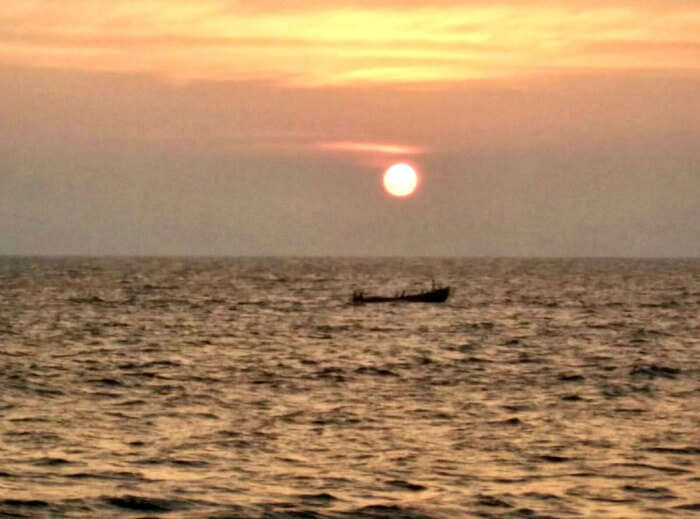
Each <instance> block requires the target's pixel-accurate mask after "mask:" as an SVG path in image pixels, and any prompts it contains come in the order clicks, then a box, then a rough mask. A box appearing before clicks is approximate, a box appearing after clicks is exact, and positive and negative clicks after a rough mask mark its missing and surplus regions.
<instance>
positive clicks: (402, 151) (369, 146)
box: [316, 141, 426, 155]
mask: <svg viewBox="0 0 700 519" xmlns="http://www.w3.org/2000/svg"><path fill="white" fill-rule="evenodd" d="M316 147H318V148H321V149H326V150H333V151H347V152H357V153H378V154H386V155H420V154H423V153H425V152H426V150H425V149H424V148H421V147H420V146H410V145H406V144H389V143H381V142H357V141H332V142H321V143H318V144H317V145H316Z"/></svg>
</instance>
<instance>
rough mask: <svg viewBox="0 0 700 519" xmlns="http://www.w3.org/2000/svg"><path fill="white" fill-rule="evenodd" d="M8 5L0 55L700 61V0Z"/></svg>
mask: <svg viewBox="0 0 700 519" xmlns="http://www.w3.org/2000/svg"><path fill="white" fill-rule="evenodd" d="M251 4H253V3H251V2H246V3H244V2H232V1H223V0H201V1H196V2H195V1H194V0H175V1H167V2H166V1H165V0H144V1H141V2H127V1H116V2H111V3H109V4H107V5H105V4H102V3H100V4H99V5H98V4H97V3H96V2H92V1H87V0H65V1H63V2H60V3H57V2H54V1H49V0H37V1H35V2H31V3H19V2H10V3H3V4H2V6H0V62H4V63H6V64H13V65H20V66H35V67H58V68H73V69H83V70H96V71H121V72H124V71H128V72H147V73H152V74H157V75H160V76H163V77H168V78H173V79H176V80H185V81H189V80H200V79H202V80H265V81H273V82H277V83H281V84H285V85H288V86H302V87H309V86H317V85H343V86H344V85H357V84H392V83H393V84H406V83H408V84H421V83H453V82H460V81H464V80H470V79H475V78H493V77H504V76H510V77H522V76H526V75H533V74H539V73H541V72H543V71H545V72H552V71H557V70H571V69H578V70H589V69H595V68H605V69H619V70H625V69H630V68H635V69H647V70H653V69H696V70H697V69H700V60H698V59H697V51H696V50H694V49H697V46H698V45H700V36H699V35H700V5H698V4H697V2H689V1H678V2H674V3H673V4H662V3H660V2H658V1H656V0H646V1H639V2H632V1H631V0H630V1H628V0H617V1H591V2H582V1H579V0H575V1H573V2H568V3H567V4H566V6H562V5H561V4H560V3H556V2H553V1H541V0H520V1H513V0H511V1H505V0H503V1H500V2H495V3H494V2H485V1H483V0H479V1H476V0H474V1H466V2H465V1H453V0H443V1H435V2H430V3H427V4H426V3H424V2H418V1H414V0H398V1H389V0H383V1H379V2H371V3H370V2H364V1H360V2H349V1H346V0H331V1H329V2H323V3H321V2H317V1H311V0H301V1H295V2H291V3H282V2H272V1H263V2H255V3H254V6H253V7H251Z"/></svg>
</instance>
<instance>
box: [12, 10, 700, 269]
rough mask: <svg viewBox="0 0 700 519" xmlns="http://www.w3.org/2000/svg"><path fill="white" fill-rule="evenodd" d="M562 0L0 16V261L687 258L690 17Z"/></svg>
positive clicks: (699, 245) (695, 146) (690, 244)
mask: <svg viewBox="0 0 700 519" xmlns="http://www.w3.org/2000/svg"><path fill="white" fill-rule="evenodd" d="M562 4H564V2H555V1H553V0H549V1H544V0H502V1H486V0H460V1H457V0H436V1H432V2H430V1H425V0H421V1H419V0H379V1H369V0H362V1H354V2H353V1H350V0H325V1H315V0H296V1H294V0H288V1H284V2H282V1H273V0H263V1H250V2H236V1H229V0H140V1H138V2H137V1H123V0H111V1H106V0H105V1H99V0H61V1H60V2H57V1H55V0H4V1H3V2H2V3H0V137H1V138H0V254H35V253H39V254H168V255H173V254H175V255H179V254H185V255H187V254H211V255H218V254H229V255H251V254H294V255H317V254H323V255H402V254H410V255H468V256H474V255H497V256H501V255H516V256H520V255H528V256H531V255H535V256H561V255H567V256H570V255H583V256H592V255H595V256H600V255H602V256H609V255H615V256H699V255H700V2H698V1H697V0H674V1H672V2H669V1H668V0H666V1H661V0H609V1H603V0H597V1H596V0H586V1H579V0H573V1H571V0H570V1H568V2H566V3H565V7H563V6H562ZM397 161H408V162H410V163H412V164H413V165H414V166H415V167H416V168H417V169H418V170H419V174H420V185H419V188H418V190H417V191H416V193H415V194H414V195H412V196H410V197H408V198H404V199H397V198H392V197H391V196H390V195H388V194H386V193H385V192H384V190H383V189H382V185H381V177H382V173H383V171H384V170H385V169H386V167H388V166H389V165H391V164H392V163H394V162H397Z"/></svg>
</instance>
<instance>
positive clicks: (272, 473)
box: [0, 257, 700, 519]
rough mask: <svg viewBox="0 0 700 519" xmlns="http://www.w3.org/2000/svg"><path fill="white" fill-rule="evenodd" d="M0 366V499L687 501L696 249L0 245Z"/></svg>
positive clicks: (469, 514)
mask: <svg viewBox="0 0 700 519" xmlns="http://www.w3.org/2000/svg"><path fill="white" fill-rule="evenodd" d="M433 279H434V280H436V281H437V282H439V283H445V284H448V285H450V286H451V287H452V288H453V289H454V293H453V294H452V295H451V297H450V299H449V300H448V301H447V302H446V303H444V304H421V303H414V304H410V303H386V304H366V305H352V304H351V303H350V297H351V295H352V292H353V291H354V290H357V289H362V290H364V292H365V293H366V294H389V295H390V294H393V293H395V292H400V291H402V290H407V291H414V290H420V289H421V288H429V287H430V285H431V282H432V280H433ZM0 367H1V368H2V369H1V371H0V418H1V420H0V424H1V427H0V517H32V518H34V517H150V518H155V517H167V518H199V517H213V518H224V517H235V518H265V519H282V518H307V519H308V518H312V519H313V518H344V519H348V518H358V519H364V518H367V519H369V518H372V519H377V518H404V519H419V518H420V519H428V518H512V519H519V518H523V519H545V518H550V519H551V518H623V517H624V518H652V517H653V518H656V517H659V518H662V517H677V518H690V517H698V514H700V260H699V259H686V260H682V259H678V260H634V259H551V260H547V259H404V258H386V259H384V258H381V259H380V258H377V259H372V258H287V259H280V258H67V257H66V258H23V257H2V258H0Z"/></svg>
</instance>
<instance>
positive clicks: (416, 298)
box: [352, 287, 451, 305]
mask: <svg viewBox="0 0 700 519" xmlns="http://www.w3.org/2000/svg"><path fill="white" fill-rule="evenodd" d="M450 291H451V288H450V287H433V288H432V289H431V290H427V291H425V292H417V293H415V294H406V293H405V292H402V293H401V294H398V295H395V296H366V295H365V294H364V292H362V291H361V290H356V291H355V292H353V294H352V302H353V304H356V305H361V304H363V303H393V302H406V303H444V302H445V301H447V298H448V297H449V296H450Z"/></svg>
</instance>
